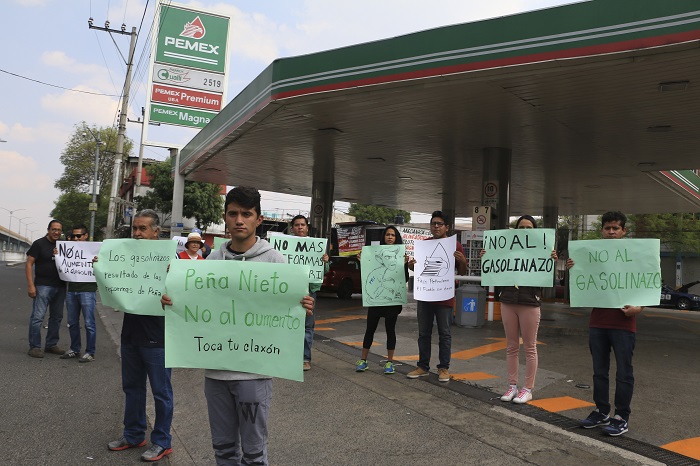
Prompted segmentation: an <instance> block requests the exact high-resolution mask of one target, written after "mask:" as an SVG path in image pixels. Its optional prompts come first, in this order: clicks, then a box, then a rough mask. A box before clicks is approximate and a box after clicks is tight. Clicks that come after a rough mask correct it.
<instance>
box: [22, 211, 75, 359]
mask: <svg viewBox="0 0 700 466" xmlns="http://www.w3.org/2000/svg"><path fill="white" fill-rule="evenodd" d="M62 234H63V226H62V225H61V222H59V221H58V220H51V221H50V222H49V226H48V229H47V230H46V236H44V237H42V238H39V239H38V240H36V241H34V242H33V243H32V246H31V247H30V248H29V250H28V251H27V263H26V265H25V268H24V272H25V275H26V277H27V294H28V295H29V297H30V298H32V299H33V302H32V315H31V317H30V318H29V352H28V353H27V354H29V356H31V357H33V358H43V357H44V352H46V353H51V354H59V355H60V354H63V353H64V351H63V350H62V349H61V348H59V347H58V331H59V330H60V328H61V320H63V303H64V302H65V300H66V283H65V282H64V281H63V280H61V277H59V275H58V269H57V268H56V262H55V260H54V257H55V254H54V253H55V249H56V241H58V239H59V238H61V235H62ZM32 269H33V273H32ZM47 310H48V311H49V330H48V332H46V345H45V346H44V351H42V350H41V326H42V325H43V324H44V317H45V316H46V311H47Z"/></svg>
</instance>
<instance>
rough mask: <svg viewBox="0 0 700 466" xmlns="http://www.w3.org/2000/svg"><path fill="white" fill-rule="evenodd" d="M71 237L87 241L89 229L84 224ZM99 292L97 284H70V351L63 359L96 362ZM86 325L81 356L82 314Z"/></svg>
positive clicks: (67, 307)
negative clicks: (97, 293) (97, 302)
mask: <svg viewBox="0 0 700 466" xmlns="http://www.w3.org/2000/svg"><path fill="white" fill-rule="evenodd" d="M70 237H71V238H72V240H73V241H87V240H88V232H87V227H86V226H85V225H83V224H80V225H76V226H74V227H73V231H72V232H71V235H70ZM96 292H97V283H96V282H68V291H67V292H66V314H67V315H68V333H69V334H70V350H68V352H67V353H65V354H64V355H63V356H61V359H75V358H78V362H92V361H94V360H95V343H96V341H97V331H96V327H95V303H96V301H97V298H96ZM81 312H82V314H83V322H84V323H85V354H83V355H81V354H80V351H81V349H82V341H81V340H80V313H81Z"/></svg>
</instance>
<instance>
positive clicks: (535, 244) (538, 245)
mask: <svg viewBox="0 0 700 466" xmlns="http://www.w3.org/2000/svg"><path fill="white" fill-rule="evenodd" d="M555 235H556V233H555V230H554V229H551V228H532V229H522V230H489V231H485V232H484V249H485V250H486V254H484V257H482V258H481V284H482V285H483V286H515V285H517V286H541V287H551V286H552V285H553V280H554V266H555V264H554V259H552V251H553V250H554V239H555Z"/></svg>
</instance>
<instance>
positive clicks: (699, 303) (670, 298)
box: [659, 281, 700, 310]
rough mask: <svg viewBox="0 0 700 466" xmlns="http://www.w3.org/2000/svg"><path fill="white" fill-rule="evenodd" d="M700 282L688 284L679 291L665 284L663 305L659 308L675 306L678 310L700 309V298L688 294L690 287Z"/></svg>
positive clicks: (662, 295) (662, 290) (662, 288)
mask: <svg viewBox="0 0 700 466" xmlns="http://www.w3.org/2000/svg"><path fill="white" fill-rule="evenodd" d="M698 283H700V281H695V282H691V283H686V284H685V285H683V286H681V287H680V288H678V289H677V290H674V289H673V288H671V287H670V286H666V285H664V284H662V285H661V303H660V304H659V306H673V307H674V308H676V309H684V310H685V309H700V296H698V295H696V294H692V293H688V290H689V289H690V287H692V286H695V285H697V284H698Z"/></svg>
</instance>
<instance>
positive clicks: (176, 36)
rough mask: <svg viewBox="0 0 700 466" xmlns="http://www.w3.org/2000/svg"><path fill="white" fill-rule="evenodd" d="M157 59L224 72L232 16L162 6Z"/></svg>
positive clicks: (160, 61) (159, 61) (162, 61)
mask: <svg viewBox="0 0 700 466" xmlns="http://www.w3.org/2000/svg"><path fill="white" fill-rule="evenodd" d="M158 26H159V28H158V43H157V45H156V55H155V61H156V62H158V63H168V64H171V65H180V66H187V67H191V68H198V69H201V70H206V71H214V72H217V73H224V72H225V71H226V58H227V54H228V50H227V39H228V27H229V19H228V18H226V17H223V16H218V15H213V14H210V13H204V12H202V11H195V10H190V9H185V8H183V7H180V6H177V7H176V6H174V5H172V4H171V5H161V13H160V19H159V25H158Z"/></svg>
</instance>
